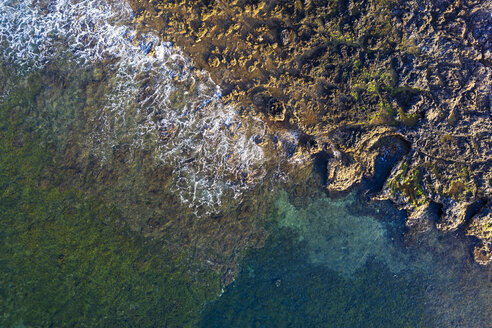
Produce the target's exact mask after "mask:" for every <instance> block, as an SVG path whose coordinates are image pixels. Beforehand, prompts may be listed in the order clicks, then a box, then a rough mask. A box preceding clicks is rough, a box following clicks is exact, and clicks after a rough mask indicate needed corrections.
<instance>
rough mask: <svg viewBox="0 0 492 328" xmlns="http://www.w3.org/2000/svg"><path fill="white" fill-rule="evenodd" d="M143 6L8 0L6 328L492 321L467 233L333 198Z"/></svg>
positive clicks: (3, 37) (0, 205) (1, 107)
mask: <svg viewBox="0 0 492 328" xmlns="http://www.w3.org/2000/svg"><path fill="white" fill-rule="evenodd" d="M131 14H132V13H131V11H129V9H128V8H127V7H126V6H125V5H124V3H122V5H121V6H119V5H118V6H113V7H109V6H108V4H107V3H106V2H105V1H103V0H97V1H75V2H73V3H72V2H68V1H53V2H39V3H38V2H31V1H12V0H10V1H5V2H2V3H1V4H0V44H1V45H2V50H1V52H0V56H1V58H0V68H1V70H0V73H1V75H0V240H1V242H0V327H16V326H19V327H22V326H24V327H199V326H201V327H487V326H490V324H489V321H488V319H489V318H490V317H492V313H491V311H492V304H491V302H492V301H491V297H490V295H491V292H492V284H491V270H490V268H486V267H480V266H478V265H476V264H474V263H473V261H472V258H471V254H470V242H472V241H471V240H468V239H467V238H465V237H464V236H462V235H460V234H442V233H440V232H437V231H435V230H434V229H430V230H428V231H426V232H423V233H420V234H411V233H409V232H408V231H406V228H405V224H404V221H405V214H404V212H402V211H398V210H396V209H395V208H394V207H393V205H392V204H391V203H389V202H376V201H373V202H371V201H369V197H368V196H367V195H365V191H366V190H367V189H368V188H366V187H367V186H362V187H361V189H362V190H357V191H353V192H352V193H348V194H345V195H339V196H338V197H336V198H328V196H327V195H326V194H325V193H324V191H323V185H322V183H323V181H322V180H323V179H322V177H321V176H318V174H317V173H316V172H314V171H315V170H312V169H311V168H310V167H309V166H298V167H296V166H292V163H286V160H285V159H281V158H280V157H276V156H277V155H278V154H270V153H268V152H265V151H263V149H262V148H261V147H260V146H258V145H257V144H256V143H255V140H256V139H255V138H261V137H264V130H265V129H264V126H263V124H262V122H258V121H254V120H248V119H245V118H242V117H241V115H240V114H239V113H238V112H237V110H236V109H235V108H234V107H232V106H228V105H226V104H223V103H222V101H221V95H220V88H218V86H217V85H215V84H214V83H213V82H212V81H211V80H210V78H209V77H208V75H207V74H206V72H202V71H199V70H197V69H196V68H194V67H193V64H192V63H191V62H190V61H189V60H188V59H187V58H186V57H185V56H184V55H183V54H182V53H181V52H180V51H179V49H175V48H173V46H172V45H170V44H167V43H160V42H159V40H158V39H157V37H156V36H155V35H153V34H149V35H144V36H139V35H137V33H136V32H135V29H134V28H133V26H132V24H131ZM149 45H152V46H153V47H154V49H156V52H155V54H153V55H152V54H151V53H149V49H150V48H149ZM286 167H290V168H292V167H293V168H294V169H293V170H292V171H289V170H287V169H286ZM311 171H313V172H312V173H309V174H307V175H306V176H304V177H303V173H302V172H311ZM364 188H365V189H364ZM236 264H237V267H236ZM236 270H237V272H238V274H237V277H236V279H235V281H234V282H232V283H231V284H229V285H227V286H226V284H225V282H231V279H232V277H233V276H234V272H235V271H236Z"/></svg>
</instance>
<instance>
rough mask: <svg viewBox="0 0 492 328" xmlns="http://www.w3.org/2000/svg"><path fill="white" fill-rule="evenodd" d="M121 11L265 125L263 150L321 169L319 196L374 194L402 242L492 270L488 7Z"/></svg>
mask: <svg viewBox="0 0 492 328" xmlns="http://www.w3.org/2000/svg"><path fill="white" fill-rule="evenodd" d="M130 3H131V6H132V8H133V10H134V11H135V13H136V14H135V17H134V23H135V24H136V25H137V27H138V29H139V31H141V32H146V31H157V32H158V33H159V35H160V37H161V38H162V39H163V40H165V41H170V42H172V43H173V44H176V45H177V46H179V47H180V48H182V49H183V51H184V53H185V54H186V55H188V56H189V57H190V58H191V59H192V60H193V62H194V64H195V65H196V66H197V67H199V68H201V69H204V70H206V71H208V72H209V73H210V76H211V78H212V80H213V81H214V82H215V83H217V84H218V85H220V86H221V88H222V90H223V98H222V99H223V100H224V101H225V102H231V103H233V104H235V105H236V106H237V107H238V108H240V112H241V115H242V116H243V117H254V118H258V119H261V120H262V121H264V122H265V123H266V126H267V133H266V136H267V137H263V138H258V144H260V145H261V146H262V147H264V149H267V150H271V151H275V152H279V153H281V154H282V155H281V156H284V157H285V158H286V159H287V160H288V162H289V163H291V165H293V166H294V167H295V166H296V165H297V166H298V167H301V166H303V165H304V166H306V165H310V163H312V162H313V159H314V160H315V161H317V162H318V164H320V163H321V164H320V165H321V166H322V167H323V170H324V172H325V173H326V174H325V175H324V179H325V180H326V181H324V182H325V185H326V190H327V191H328V192H343V191H347V190H349V189H350V188H352V187H354V186H355V185H358V184H360V183H362V182H363V181H374V182H375V183H372V184H371V188H370V189H371V190H370V192H371V195H372V197H374V198H377V199H391V200H392V201H393V202H394V203H395V204H397V206H398V207H400V208H402V209H405V210H406V211H407V213H408V219H407V227H408V228H409V230H410V232H409V233H413V232H417V233H418V232H419V231H425V230H427V229H428V228H429V227H430V226H433V225H435V226H436V227H437V228H438V229H440V230H442V231H460V232H463V233H464V234H466V235H469V236H472V237H473V238H475V240H476V245H475V248H474V250H473V253H474V259H475V261H476V262H478V263H480V264H482V265H488V264H490V263H491V262H492V212H491V206H492V203H491V200H490V196H491V193H492V170H491V168H492V150H491V149H492V134H491V133H490V131H492V116H491V114H492V113H491V105H490V103H491V99H490V94H491V91H492V38H491V36H492V14H491V12H492V3H490V2H487V1H473V0H471V1H460V0H458V1H430V0H418V1H417V0H414V1H397V0H379V1H378V0H372V1H370V0H364V1H350V0H348V1H346V0H339V1H336V0H331V1H309V0H306V1H299V0H298V1H261V0H258V1H241V0H235V1H222V0H217V1H193V0H184V1H160V0H158V1H152V0H150V1H149V0H131V1H130ZM149 55H152V51H150V53H149ZM252 137H253V138H254V136H252ZM378 181H384V183H376V182H378Z"/></svg>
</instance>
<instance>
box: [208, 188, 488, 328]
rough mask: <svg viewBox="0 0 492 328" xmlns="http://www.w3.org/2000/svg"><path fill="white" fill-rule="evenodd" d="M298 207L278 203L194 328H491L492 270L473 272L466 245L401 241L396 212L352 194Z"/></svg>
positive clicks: (423, 238)
mask: <svg viewBox="0 0 492 328" xmlns="http://www.w3.org/2000/svg"><path fill="white" fill-rule="evenodd" d="M299 197H301V199H302V200H300V199H299ZM290 198H295V197H294V196H293V195H290ZM296 202H298V203H301V204H302V206H301V207H295V206H294V205H292V204H291V203H290V202H289V195H288V194H287V193H286V192H282V193H281V194H280V197H279V199H278V200H277V201H276V204H275V208H274V210H272V212H271V213H270V214H269V216H268V219H267V222H268V224H269V225H270V229H272V230H273V233H272V235H271V236H270V238H269V240H268V241H267V243H266V244H265V246H264V247H263V248H261V249H259V250H255V251H252V252H250V254H249V255H248V256H247V257H246V259H245V260H244V261H243V262H242V269H241V273H240V275H239V277H238V279H237V280H236V281H235V282H234V283H233V284H232V285H230V286H228V287H227V289H226V290H225V292H224V294H223V295H222V296H221V297H220V298H219V299H218V300H216V301H214V302H212V303H210V304H208V305H207V307H206V309H205V311H204V314H203V317H202V321H201V326H202V327H487V326H489V325H490V321H489V319H490V315H491V305H492V304H491V299H490V288H491V280H490V278H491V275H490V270H488V269H484V268H481V267H479V266H478V265H475V264H473V263H472V259H471V255H470V254H469V248H468V247H467V243H466V241H464V240H461V239H460V238H458V237H456V236H452V235H446V236H444V235H442V233H439V232H437V231H434V230H430V231H428V232H426V233H424V234H421V235H419V236H418V237H417V239H416V240H409V238H408V236H406V235H405V232H406V229H405V225H404V220H405V214H404V212H402V211H398V210H396V209H395V208H394V207H393V205H392V204H391V203H389V202H367V201H366V197H364V196H361V195H358V194H356V193H355V192H354V193H351V194H349V195H346V196H343V197H341V198H339V199H329V198H327V197H326V196H324V195H323V194H321V195H318V196H317V197H315V198H307V197H306V198H303V195H301V196H299V195H298V196H297V200H296Z"/></svg>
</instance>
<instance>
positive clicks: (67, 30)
mask: <svg viewBox="0 0 492 328" xmlns="http://www.w3.org/2000/svg"><path fill="white" fill-rule="evenodd" d="M132 16H133V13H132V11H131V9H130V8H129V6H128V5H127V4H125V3H123V2H115V3H111V4H109V3H108V2H106V1H103V0H84V1H76V0H74V1H70V0H59V1H56V0H53V1H42V0H39V1H36V0H7V1H3V2H2V3H0V45H1V46H2V47H1V50H0V54H1V55H2V56H3V59H4V60H7V61H9V62H10V63H12V64H14V65H16V67H19V71H20V72H21V74H22V72H24V73H25V72H28V71H30V70H33V69H42V68H43V67H45V66H46V65H47V64H48V63H50V62H52V61H54V60H58V61H59V60H64V61H70V62H73V63H74V64H75V65H77V66H79V67H97V66H98V65H100V66H102V67H103V68H102V69H103V70H104V72H105V74H106V76H107V78H106V80H105V81H104V85H105V90H104V96H103V99H102V100H101V101H99V102H98V106H95V108H94V112H95V114H94V115H93V117H92V118H91V122H88V124H90V125H89V126H91V127H92V128H91V130H92V131H91V133H90V137H89V138H88V140H87V145H88V146H89V147H90V149H91V151H93V152H94V154H96V155H97V156H98V157H99V158H100V160H101V161H102V162H104V161H105V160H107V159H108V156H110V154H111V149H112V148H113V147H115V146H118V145H122V144H124V145H126V146H128V147H130V148H132V149H134V150H136V149H147V150H150V151H151V152H152V154H153V155H154V157H155V158H156V159H157V160H158V161H160V162H161V163H164V164H167V165H171V166H172V167H173V170H174V172H173V179H174V188H176V192H178V193H179V195H180V197H181V200H182V201H183V203H186V204H188V205H189V206H190V207H193V208H195V209H197V213H199V211H201V212H203V211H205V212H213V211H216V210H217V209H218V207H219V206H220V205H221V201H222V199H223V198H224V195H226V194H227V195H233V196H234V197H239V196H240V195H241V194H242V192H243V191H244V190H245V189H247V188H250V187H251V186H253V185H255V183H256V182H258V181H260V180H261V179H262V177H263V176H264V174H265V173H264V170H263V168H262V164H263V162H264V158H265V156H264V154H263V151H262V149H261V148H260V147H259V146H258V145H257V144H256V143H255V139H254V138H253V136H258V135H262V133H264V127H263V124H262V122H260V121H255V120H254V119H251V118H249V119H245V118H240V116H239V114H238V113H237V110H236V109H235V108H234V107H233V106H229V105H225V104H224V103H223V102H222V100H221V92H220V88H219V87H218V86H217V85H215V84H214V83H213V82H212V81H211V79H210V77H209V75H208V73H206V72H203V71H201V70H198V69H195V68H194V67H193V63H192V62H191V61H190V60H189V59H188V58H186V57H185V56H184V55H183V54H182V53H181V52H180V50H179V49H176V48H174V47H173V45H172V44H170V43H166V42H161V41H160V40H159V38H158V37H157V36H156V35H154V34H152V33H147V34H139V33H138V32H137V31H136V29H135V28H134V27H133V26H132ZM198 209H200V210H198Z"/></svg>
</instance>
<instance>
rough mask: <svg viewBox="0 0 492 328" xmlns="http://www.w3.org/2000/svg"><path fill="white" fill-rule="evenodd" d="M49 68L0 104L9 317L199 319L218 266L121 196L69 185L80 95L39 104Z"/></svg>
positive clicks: (90, 323)
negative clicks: (133, 223)
mask: <svg viewBox="0 0 492 328" xmlns="http://www.w3.org/2000/svg"><path fill="white" fill-rule="evenodd" d="M45 77H46V74H45V72H43V74H41V73H39V72H38V73H33V74H31V75H30V76H29V77H27V78H26V79H24V81H23V82H22V83H21V84H20V85H19V87H18V88H17V89H16V90H13V91H12V92H11V93H10V96H9V97H7V98H6V99H5V101H3V102H2V103H1V104H0V240H1V241H2V242H1V243H0V309H1V315H0V326H2V327H12V326H16V325H20V326H22V325H24V326H28V327H50V326H56V327H61V326H68V327H135V326H138V327H155V326H166V327H191V326H193V325H194V324H195V323H196V322H197V320H198V318H199V317H198V316H199V311H200V309H201V308H202V306H203V304H204V303H205V302H206V301H207V300H210V299H212V298H214V297H216V296H217V294H218V292H219V290H220V279H219V278H220V277H219V275H218V274H217V273H215V272H213V271H211V270H208V269H203V268H201V267H199V266H197V265H196V264H194V263H192V262H190V261H189V255H188V254H187V252H188V251H187V250H186V249H183V250H180V251H175V250H172V249H169V248H167V247H164V246H163V244H164V243H165V240H161V239H159V238H154V239H149V238H144V237H143V236H142V234H139V233H137V232H133V231H132V230H131V229H130V228H129V227H128V225H126V224H124V222H126V221H128V219H127V218H124V216H123V214H122V212H121V211H120V210H119V208H118V204H116V203H107V202H103V201H102V200H101V198H99V197H95V196H91V195H90V193H86V192H82V191H81V190H77V189H74V188H73V186H68V187H67V186H66V185H63V182H64V180H65V179H66V178H67V175H66V174H67V172H64V171H63V170H61V168H62V167H63V165H64V163H62V162H60V157H59V154H60V151H61V150H62V149H63V148H64V143H63V142H64V138H63V136H65V139H66V136H67V134H68V133H69V131H70V130H71V129H73V128H74V124H76V121H77V119H78V118H79V115H80V114H79V113H78V112H77V110H76V109H77V107H78V105H77V104H78V102H79V101H81V100H80V99H77V97H74V98H73V99H74V101H73V102H68V103H69V104H70V105H71V106H72V107H70V106H68V107H70V108H67V107H65V106H64V105H66V104H67V101H62V102H60V105H58V106H57V105H56V104H52V105H51V106H38V105H39V102H40V101H42V100H41V99H40V97H39V95H40V93H41V92H42V91H43V90H44V91H47V84H46V83H45V81H44V78H45ZM48 91H49V90H48ZM54 92H56V90H54ZM43 111H47V112H43ZM65 114H66V115H68V116H63V115H65ZM67 118H68V119H67ZM41 119H45V121H40V120H41ZM45 123H46V124H45ZM56 123H60V124H61V125H58V126H57V125H56ZM72 123H73V124H72Z"/></svg>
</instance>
